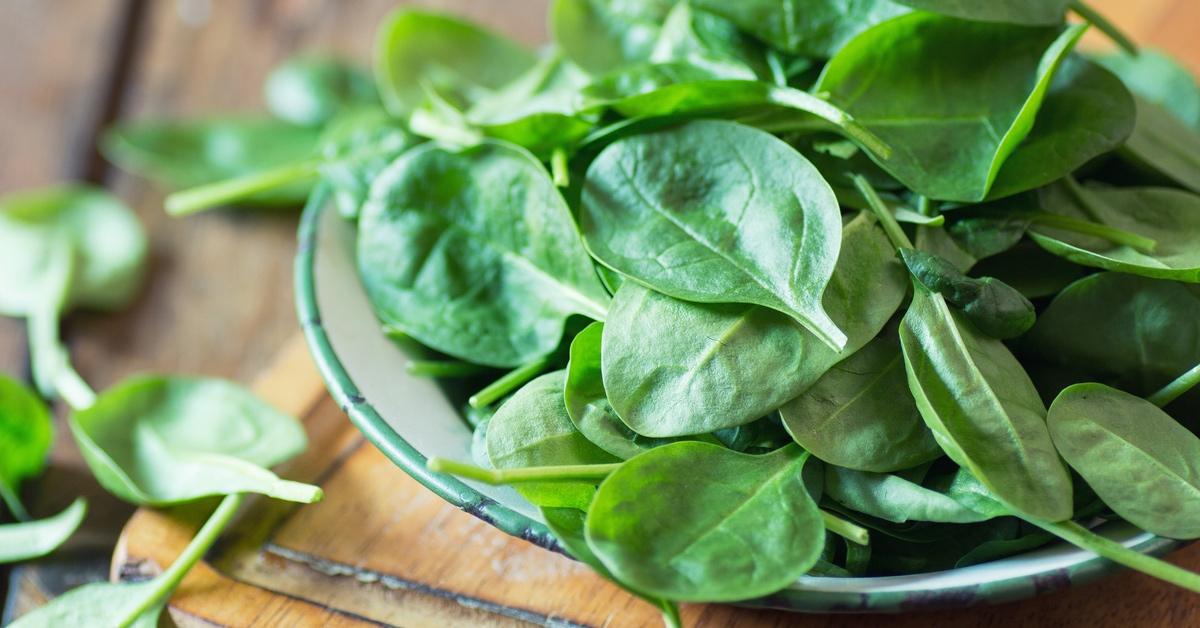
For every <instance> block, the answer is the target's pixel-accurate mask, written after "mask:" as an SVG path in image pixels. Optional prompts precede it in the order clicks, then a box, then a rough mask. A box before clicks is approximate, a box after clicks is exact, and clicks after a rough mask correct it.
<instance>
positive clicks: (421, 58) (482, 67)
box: [375, 9, 536, 118]
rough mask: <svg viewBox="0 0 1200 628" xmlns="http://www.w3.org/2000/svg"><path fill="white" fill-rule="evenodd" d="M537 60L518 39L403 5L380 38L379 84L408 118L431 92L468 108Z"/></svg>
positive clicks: (387, 100)
mask: <svg viewBox="0 0 1200 628" xmlns="http://www.w3.org/2000/svg"><path fill="white" fill-rule="evenodd" d="M535 61H536V59H535V57H534V56H533V54H532V53H530V52H529V51H527V50H525V49H524V48H522V47H521V46H519V45H517V44H516V43H514V42H512V41H509V40H508V39H505V38H504V37H501V36H500V35H497V34H495V33H492V32H490V31H487V30H485V29H483V28H480V27H479V26H476V25H474V24H471V23H468V22H464V21H461V20H458V19H455V18H453V17H449V16H446V15H439V14H437V13H427V12H423V11H416V10H412V9H398V10H396V11H394V12H393V13H392V14H391V15H390V16H388V17H387V18H386V19H385V20H384V23H383V24H382V26H381V27H380V30H379V34H378V36H377V37H376V39H375V82H376V84H377V86H378V88H379V95H380V96H381V97H382V99H383V104H384V105H385V106H386V107H387V109H388V111H390V112H391V113H392V115H394V116H396V117H398V118H407V117H408V116H409V115H410V114H411V113H412V112H413V111H414V110H415V109H416V108H417V107H419V106H420V105H421V104H422V103H424V102H425V100H426V98H427V97H428V96H427V95H428V93H429V92H433V93H435V94H436V95H437V96H438V97H440V98H444V99H447V100H448V102H450V103H451V104H452V105H454V106H456V107H458V108H460V109H466V108H468V107H469V106H470V104H471V103H473V102H475V101H477V100H479V99H480V98H482V97H483V96H485V95H487V94H488V93H490V92H492V91H495V90H497V89H500V88H501V87H503V86H505V85H507V84H508V83H509V82H511V81H513V80H514V79H516V78H517V77H519V76H520V75H521V74H522V73H523V72H525V71H526V70H528V69H529V68H530V67H531V66H532V65H533V64H534V62H535Z"/></svg>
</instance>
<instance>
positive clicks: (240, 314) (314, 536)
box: [0, 0, 1200, 626]
mask: <svg viewBox="0 0 1200 628" xmlns="http://www.w3.org/2000/svg"><path fill="white" fill-rule="evenodd" d="M397 4H405V3H397V2H394V1H392V0H353V1H352V2H345V1H341V2H339V1H338V0H274V1H269V0H149V1H147V0H53V1H47V0H5V1H4V2H0V112H3V113H4V115H2V116H0V193H7V192H11V191H15V190H18V189H22V188H28V187H34V186H39V185H45V184H49V183H54V182H58V181H64V180H86V181H91V182H93V183H98V184H104V185H107V186H108V187H109V188H110V189H111V190H113V191H114V192H115V193H116V194H117V195H119V196H120V197H121V198H122V199H123V200H125V201H126V202H128V203H130V204H131V205H132V206H133V207H134V208H135V209H136V210H137V212H138V215H139V216H140V217H141V219H142V220H143V222H144V223H145V224H146V226H147V228H148V230H149V232H150V234H151V243H152V244H151V246H152V260H153V271H152V273H151V276H150V278H149V281H148V282H147V285H146V287H145V290H144V291H143V293H142V296H141V297H140V298H139V299H138V301H137V302H136V303H135V304H134V305H133V306H132V307H131V308H129V310H128V311H126V312H123V313H120V314H117V315H109V314H106V315H96V314H89V313H80V314H76V315H73V316H71V317H70V319H69V320H68V322H67V325H66V330H65V334H66V337H67V338H68V341H69V343H70V346H71V348H72V352H73V354H74V356H75V358H76V360H77V362H78V365H79V369H80V371H81V372H82V374H83V375H84V377H85V378H86V379H88V381H90V382H91V383H92V384H93V385H94V386H96V387H97V388H103V387H105V386H107V385H109V384H111V383H113V382H114V381H116V380H118V379H120V378H122V377H124V376H126V375H129V374H131V373H134V372H142V371H161V372H178V373H196V374H207V375H217V376H224V377H229V378H232V379H236V380H239V381H243V382H250V381H252V380H253V378H254V376H255V374H257V373H260V372H262V371H263V369H264V368H266V367H267V366H268V365H269V364H271V363H272V358H273V356H276V355H277V354H279V352H280V350H281V349H283V348H285V345H286V343H287V341H288V339H289V338H292V337H293V335H294V334H295V332H296V329H297V327H296V323H295V320H294V313H293V305H292V294H291V260H292V255H293V253H294V232H295V227H296V215H295V213H294V212H290V211H284V212H279V213H276V214H238V213H234V212H221V213H215V214H211V215H203V216H198V217H194V218H189V219H186V220H176V219H169V218H166V217H165V216H164V215H163V213H162V211H161V206H162V195H163V191H162V190H159V189H157V188H155V187H153V186H152V185H149V184H147V183H146V182H145V181H142V180H140V179H137V178H135V177H132V176H128V175H125V174H123V173H120V172H118V171H116V170H114V169H111V168H109V167H106V166H105V164H104V163H103V162H102V161H99V160H98V159H97V158H96V153H95V150H94V140H95V137H96V133H97V131H98V129H99V128H100V127H102V126H103V125H104V124H106V123H107V122H109V121H111V120H113V119H115V118H118V117H120V118H149V117H178V116H188V115H201V114H211V113H219V112H229V111H249V110H259V109H261V108H262V105H261V94H260V90H261V81H262V79H263V77H264V76H265V74H266V72H267V71H268V70H269V69H270V68H271V67H272V65H273V64H275V63H276V62H278V61H279V60H281V59H283V58H284V57H286V56H288V55H290V54H292V53H294V52H297V51H300V50H312V49H319V50H332V51H336V52H340V53H342V54H344V55H346V56H348V57H351V58H356V59H361V60H363V61H364V62H366V61H367V60H368V59H369V51H370V48H371V44H372V39H373V36H374V32H375V29H376V26H377V24H378V22H379V20H380V18H381V16H382V15H384V14H385V13H386V12H387V11H389V10H390V9H392V8H393V7H394V6H396V5H397ZM415 4H422V5H426V6H432V7H435V8H438V9H442V10H446V11H450V12H454V13H458V14H462V15H466V16H469V17H471V18H473V19H477V20H479V21H482V22H484V23H487V24H490V25H492V26H494V27H496V28H498V29H500V30H502V31H504V32H507V33H508V34H510V35H512V36H514V37H515V38H517V39H519V40H522V41H525V42H527V43H537V42H540V41H543V40H544V38H545V27H544V18H543V14H544V9H545V4H546V3H545V2H544V0H474V1H472V0H429V1H426V2H420V3H415ZM1092 4H1094V5H1095V6H1097V7H1098V8H1100V9H1101V10H1102V11H1104V12H1105V13H1106V14H1107V15H1109V16H1110V17H1112V18H1113V19H1114V21H1115V22H1117V23H1118V24H1120V25H1122V26H1123V27H1124V28H1125V29H1126V30H1127V31H1128V32H1130V33H1131V34H1133V35H1134V36H1135V38H1136V39H1138V40H1139V41H1141V42H1144V43H1149V44H1152V45H1156V46H1159V47H1162V48H1165V49H1167V50H1169V51H1170V52H1172V53H1174V54H1175V55H1176V56H1178V57H1180V58H1181V59H1183V60H1184V61H1185V62H1186V63H1188V64H1189V65H1190V67H1192V68H1193V69H1194V70H1198V71H1200V42H1198V41H1197V35H1198V34H1200V2H1197V1H1196V0H1138V1H1136V2H1130V1H1129V0H1093V2H1092ZM1089 43H1092V44H1102V39H1101V38H1099V37H1096V36H1094V34H1093V35H1092V36H1090V37H1089ZM282 355H284V356H285V357H284V358H283V361H282V362H280V363H279V364H284V365H286V366H281V367H278V369H283V370H278V369H276V370H268V371H267V372H268V373H274V374H276V375H275V376H274V377H267V378H266V379H265V380H263V383H262V385H263V386H267V387H268V388H266V389H263V391H264V394H265V395H266V396H268V397H269V398H271V399H273V400H274V401H276V402H277V403H279V404H281V405H284V406H285V407H288V408H296V409H295V412H296V413H297V414H298V415H301V416H305V417H306V420H307V425H308V427H309V429H310V430H312V431H315V433H314V443H317V446H316V447H314V448H313V451H312V452H310V453H309V454H308V456H307V457H306V458H304V459H303V460H302V461H299V462H298V463H297V465H296V466H295V467H294V469H293V470H292V472H293V473H295V474H298V477H312V478H318V477H319V478H320V483H321V484H322V485H323V486H324V487H325V488H326V491H327V495H328V497H327V499H326V501H325V502H323V503H321V504H317V505H314V506H308V507H304V508H300V509H295V510H288V509H285V510H283V511H280V510H278V508H277V507H272V506H271V505H270V504H269V503H261V502H260V503H256V504H255V505H254V506H253V507H252V508H251V509H250V510H249V511H248V512H247V513H246V514H245V515H244V516H243V518H242V521H243V525H242V526H240V527H239V528H238V529H237V531H236V533H235V534H232V535H231V536H230V537H229V539H228V542H227V543H226V544H224V545H222V546H221V548H219V549H218V551H216V552H215V553H214V555H213V556H212V557H211V558H212V559H213V560H212V563H211V565H205V566H204V567H203V568H202V569H200V570H199V571H198V572H197V573H196V574H194V575H193V576H192V577H191V578H189V580H188V583H187V584H186V586H185V588H184V589H183V590H182V591H181V592H180V595H179V596H177V598H176V600H175V602H174V604H173V610H174V611H176V612H177V613H178V618H180V619H181V620H182V621H186V620H187V618H188V617H189V616H191V617H204V618H205V620H206V621H211V622H215V623H218V624H223V625H263V626H291V625H318V624H320V625H372V624H375V623H390V624H396V625H405V626H418V625H462V624H472V625H489V626H490V625H497V626H500V625H514V624H520V623H528V622H533V623H546V622H548V621H550V620H552V619H557V618H565V619H567V620H569V621H573V622H578V623H584V624H588V625H614V626H625V625H630V626H632V625H642V624H643V623H644V622H649V621H652V620H654V617H653V613H650V612H649V611H648V610H647V609H646V608H644V607H643V606H642V605H640V604H639V603H637V602H636V601H633V600H631V599H630V598H628V596H624V595H623V594H621V593H620V592H619V591H616V590H615V589H613V588H612V587H611V586H609V585H607V584H605V583H604V582H603V581H601V580H599V579H597V578H595V577H594V576H592V575H590V574H588V573H587V572H586V571H583V570H582V569H581V568H580V567H579V566H578V565H575V564H574V563H572V562H571V561H569V560H568V559H566V558H563V557H561V556H557V555H553V554H550V553H548V552H545V551H543V550H540V549H537V548H534V547H532V546H530V545H528V544H525V543H523V542H521V541H517V540H514V539H511V538H509V537H506V536H505V535H503V534H502V533H500V532H498V531H496V530H494V529H491V528H489V527H487V526H486V525H484V524H483V523H482V522H479V521H477V520H475V519H473V518H472V517H470V516H469V515H467V514H464V513H461V512H458V511H457V510H455V509H453V508H451V507H449V506H448V505H446V504H444V503H442V502H441V501H440V500H438V498H436V497H435V496H433V495H432V494H431V493H429V492H428V491H425V490H424V489H422V488H421V487H419V486H418V485H416V484H415V483H414V482H413V481H412V480H410V479H408V478H407V476H404V475H403V474H402V473H401V472H400V471H399V470H398V469H396V468H395V467H394V466H393V465H391V463H389V462H387V461H386V460H384V459H383V457H382V456H381V455H379V454H378V453H377V452H376V451H375V450H374V449H373V448H371V447H370V446H364V445H363V444H362V443H361V440H360V439H359V438H358V437H357V436H356V434H355V432H354V431H353V430H352V428H350V427H349V426H348V423H346V422H345V420H344V418H343V417H341V415H340V412H339V411H338V410H337V408H336V407H333V406H332V404H331V403H330V402H328V401H327V400H324V398H322V397H321V396H320V394H319V388H315V387H314V386H312V383H313V380H312V371H311V367H309V366H307V363H306V362H304V361H303V359H302V356H300V354H298V353H297V352H296V345H292V346H291V349H290V353H289V352H288V351H287V350H285V351H284V353H283V354H282ZM298 356H299V357H298ZM25 362H26V350H25V342H24V328H23V325H22V324H21V323H19V322H16V321H9V320H4V319H0V368H3V369H4V372H6V373H9V374H16V375H18V376H21V375H24V374H25V373H26V366H25ZM278 373H285V374H286V375H285V376H279V375H278ZM314 391H315V392H314ZM312 395H317V397H316V398H315V400H314V398H313V397H312ZM305 404H308V405H305ZM38 488H39V489H40V490H39V491H38V495H37V496H36V499H34V502H35V508H36V509H38V510H40V511H41V512H47V511H49V510H52V509H53V508H54V507H56V506H57V505H59V504H62V503H64V502H65V501H68V500H69V499H70V498H72V497H73V496H74V495H75V494H76V492H77V491H79V492H83V493H85V494H88V495H91V496H92V497H93V509H92V515H91V516H90V517H89V520H88V524H87V528H86V532H85V534H83V535H82V536H81V539H76V540H74V541H73V542H72V547H71V548H70V549H69V550H68V551H67V552H66V553H65V554H64V555H60V556H59V557H56V558H54V559H52V560H51V561H48V563H44V564H48V565H50V566H54V567H55V569H39V568H38V567H39V566H38V565H34V567H33V568H23V569H22V570H21V571H20V572H19V573H18V574H16V575H15V577H14V578H13V582H14V583H15V588H16V589H18V590H19V591H20V592H22V595H14V596H12V597H13V598H14V599H16V601H17V602H18V605H19V606H20V607H21V608H27V607H28V606H29V605H31V604H36V603H37V602H38V601H40V596H44V595H46V594H53V593H54V592H56V591H58V590H61V589H62V588H65V587H68V586H74V585H76V584H78V583H79V581H80V580H81V579H87V578H89V577H92V576H91V575H89V573H90V572H88V570H87V569H86V565H87V564H95V563H96V552H97V551H101V550H99V549H98V548H107V547H111V546H112V543H113V542H114V541H115V530H116V527H115V526H114V525H113V523H114V522H116V521H120V520H122V519H123V518H124V516H125V513H127V512H128V511H127V510H126V509H125V508H124V507H123V506H121V505H118V504H117V503H116V502H115V501H114V500H107V501H106V500H104V499H103V497H102V496H101V495H100V494H99V491H98V490H97V489H96V488H95V486H94V482H91V481H90V478H89V475H88V474H87V471H86V469H84V468H83V467H82V466H81V464H80V462H79V460H78V455H77V453H76V452H75V451H74V447H73V444H72V443H70V439H69V438H60V439H59V447H58V448H57V449H56V452H55V455H54V459H53V464H52V470H51V473H50V474H49V475H48V477H47V478H46V480H44V481H43V482H42V483H41V485H40V487H38ZM273 508H274V509H273ZM189 514H191V515H192V517H191V518H189V516H188V515H189ZM199 514H200V513H198V512H194V511H193V512H191V513H188V512H181V513H175V512H173V513H160V512H153V511H140V512H138V513H137V514H136V515H135V517H134V519H133V520H132V521H131V522H130V524H129V526H128V527H127V528H126V535H125V537H124V542H123V547H122V551H121V552H119V554H120V555H121V556H123V557H127V559H123V561H122V562H120V563H119V565H120V566H121V567H123V569H124V572H122V573H123V575H125V576H126V577H136V576H137V575H138V574H139V573H142V572H143V571H146V572H149V571H153V570H154V569H156V568H157V567H158V566H161V565H164V564H167V563H169V562H170V559H171V558H172V556H173V555H174V552H177V551H178V549H179V548H180V547H182V544H183V543H185V542H186V539H187V538H188V536H189V535H190V530H189V527H188V526H189V525H190V524H189V522H194V521H196V519H197V516H198V515H199ZM246 522H249V523H246ZM255 522H258V523H257V524H256V523H255ZM264 535H265V536H264ZM314 557H316V558H320V559H321V560H323V561H327V562H320V561H315V562H314V561H313V560H312V558H314ZM1173 560H1176V561H1178V562H1179V563H1180V564H1183V565H1185V566H1187V567H1189V568H1191V569H1200V547H1195V546H1194V547H1192V548H1190V549H1188V550H1185V551H1183V552H1180V553H1179V554H1177V555H1176V556H1175V557H1174V558H1173ZM89 561H91V562H90V563H89ZM231 574H232V577H231ZM198 578H199V579H198ZM256 585H257V586H256ZM271 591H279V593H271ZM21 608H18V609H16V612H20V610H21ZM1198 611H1200V601H1198V598H1196V597H1195V596H1190V595H1187V594H1184V593H1183V592H1181V591H1179V590H1176V589H1173V588H1172V587H1169V586H1167V585H1163V584H1159V583H1157V582H1155V581H1153V580H1150V579H1148V578H1145V577H1142V576H1139V575H1135V574H1123V575H1120V576H1116V577H1113V578H1109V579H1106V580H1105V581H1103V582H1101V583H1097V584H1094V585H1091V586H1086V587H1080V588H1078V589H1075V590H1072V591H1069V592H1064V593H1060V594H1056V595H1054V596H1050V597H1043V598H1040V599H1037V600H1033V601H1028V602H1019V603H1014V604H1007V605H1003V606H998V607H988V608H981V609H972V610H968V611H960V612H948V613H936V614H929V615H908V616H896V617H868V618H855V617H844V616H795V615H786V614H779V613H762V612H748V611H741V610H734V609H731V608H730V607H724V606H689V607H687V608H686V609H685V617H686V618H687V619H688V621H689V623H692V622H695V623H698V624H699V625H712V626H717V625H734V624H737V625H755V626H758V625H798V626H876V625H882V626H926V625H962V626H997V625H1016V626H1024V625H1030V626H1040V625H1047V626H1051V625H1068V626H1084V625H1088V626H1096V625H1103V626H1182V625H1192V624H1200V614H1197V613H1198ZM523 613H524V614H523Z"/></svg>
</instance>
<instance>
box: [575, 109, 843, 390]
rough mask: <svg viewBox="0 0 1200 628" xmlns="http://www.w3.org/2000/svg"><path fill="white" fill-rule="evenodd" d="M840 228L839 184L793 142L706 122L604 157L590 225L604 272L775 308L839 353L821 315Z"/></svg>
mask: <svg viewBox="0 0 1200 628" xmlns="http://www.w3.org/2000/svg"><path fill="white" fill-rule="evenodd" d="M840 217H841V213H840V210H839V208H838V204H837V199H836V198H835V197H834V195H833V191H832V190H831V189H830V188H829V184H828V183H826V182H825V180H824V179H823V178H821V175H820V173H818V172H817V170H816V168H814V167H813V166H812V164H811V163H809V162H808V160H806V159H805V158H804V157H803V156H801V155H800V153H798V152H796V151H795V150H794V149H793V148H791V147H790V146H788V145H787V144H786V143H784V142H782V141H780V140H778V139H776V138H775V137H773V136H771V135H770V134H767V133H764V132H762V131H758V130H755V129H751V128H750V127H745V126H742V125H739V124H736V123H732V122H725V121H715V120H702V121H695V122H690V123H688V124H685V125H682V126H679V127H675V128H673V129H670V130H666V131H660V132H657V133H650V134H646V135H639V136H635V137H632V138H627V139H624V140H621V141H618V142H617V143H615V144H613V145H611V146H609V147H608V148H606V149H604V151H602V152H601V153H600V155H599V156H598V157H597V158H596V160H595V161H594V162H593V163H592V165H591V167H590V168H589V169H588V174H587V180H586V181H585V182H584V188H583V199H582V206H581V215H580V222H581V227H582V230H583V233H584V236H585V238H586V242H587V245H588V248H589V250H590V251H591V252H592V254H593V255H594V256H595V257H596V258H597V259H599V260H600V261H601V262H602V263H604V264H605V265H606V266H609V267H611V268H613V269H615V270H617V271H620V272H622V273H624V274H626V275H629V276H630V277H632V278H633V279H635V280H637V281H640V282H642V283H644V284H645V285H647V286H649V287H651V288H654V289H656V290H659V291H661V292H664V293H666V294H669V295H671V296H674V297H676V298H682V299H688V300H693V301H701V302H730V301H732V302H741V303H754V304H758V305H763V306H766V307H770V308H772V309H776V310H778V311H781V312H784V313H785V314H788V315H790V316H792V317H793V318H795V319H796V320H797V321H798V322H799V323H800V324H801V325H803V326H804V327H805V328H806V329H808V330H809V331H811V332H812V333H813V334H814V335H816V336H817V337H818V338H819V339H821V340H822V341H823V342H825V343H826V344H828V345H829V346H830V347H833V348H835V349H838V350H840V349H841V348H843V347H844V346H845V345H846V335H845V333H844V332H842V330H840V329H839V328H838V326H837V324H836V323H834V322H833V321H832V320H831V319H830V318H829V315H828V314H827V313H826V312H825V311H824V309H823V307H822V305H821V295H822V294H823V292H824V291H825V286H826V285H827V283H828V281H829V277H830V275H831V274H832V273H833V268H834V263H835V261H836V259H837V252H838V250H839V248H840V243H841V239H840V237H839V234H838V229H839V227H840V223H841V218H840ZM619 412H620V411H619V410H618V413H619Z"/></svg>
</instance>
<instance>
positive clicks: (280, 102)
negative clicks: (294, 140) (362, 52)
mask: <svg viewBox="0 0 1200 628" xmlns="http://www.w3.org/2000/svg"><path fill="white" fill-rule="evenodd" d="M263 95H264V96H265V99H266V101H267V109H268V110H270V112H271V114H272V115H274V116H275V117H276V118H279V119H280V120H285V121H287V122H291V123H292V124H299V125H302V126H320V125H322V124H325V123H326V122H329V121H330V120H332V119H333V117H334V116H336V115H337V114H338V112H340V111H341V110H343V109H345V108H347V107H354V106H358V105H370V104H373V103H375V102H376V101H377V98H378V97H377V95H376V94H375V83H374V82H373V81H372V80H371V73H370V72H368V71H367V70H365V69H363V68H359V67H357V66H354V65H352V64H350V63H346V62H345V61H342V60H340V59H337V58H335V57H330V56H326V55H300V56H296V57H292V58H291V59H288V60H286V61H284V62H283V63H282V64H280V65H279V66H278V67H276V68H275V69H274V70H271V74H270V75H268V76H267V81H266V83H265V84H264V85H263Z"/></svg>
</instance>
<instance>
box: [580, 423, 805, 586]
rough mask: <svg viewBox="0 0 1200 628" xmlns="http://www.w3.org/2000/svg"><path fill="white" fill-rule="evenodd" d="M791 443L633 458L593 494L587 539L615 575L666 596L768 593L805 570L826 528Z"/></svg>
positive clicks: (697, 448)
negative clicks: (753, 451)
mask: <svg viewBox="0 0 1200 628" xmlns="http://www.w3.org/2000/svg"><path fill="white" fill-rule="evenodd" d="M808 459H809V455H808V454H807V453H806V452H804V451H803V450H802V449H800V448H799V447H797V446H795V445H790V446H788V447H785V448H783V449H780V450H778V451H776V452H774V453H770V454H766V455H763V456H751V455H747V454H740V453H737V452H733V451H730V450H728V449H725V448H723V447H719V446H716V445H709V444H706V443H697V442H682V443H673V444H670V445H666V446H663V447H659V448H657V449H652V450H650V451H648V452H646V453H644V454H641V455H639V456H637V457H635V458H632V459H630V460H629V461H627V462H625V464H623V465H621V467H620V468H618V469H617V470H616V471H615V472H613V473H612V474H611V475H610V476H609V477H608V478H607V479H606V480H604V482H603V483H601V484H600V488H599V490H597V491H596V498H595V500H594V501H593V502H592V505H591V508H590V509H589V510H588V516H587V528H586V537H587V544H588V546H589V547H591V549H592V551H593V552H594V553H595V555H596V556H597V557H598V558H599V559H600V560H601V561H602V562H603V563H604V565H605V566H606V567H608V569H609V571H611V572H612V573H613V574H614V575H616V576H617V578H618V579H619V580H620V581H622V582H624V583H627V584H628V585H629V586H632V587H633V588H635V589H637V590H640V591H645V592H647V593H648V594H651V595H655V596H660V597H664V598H668V599H673V600H680V601H690V600H709V601H736V600H745V599H750V598H754V597H759V596H762V595H767V594H770V593H773V592H775V591H778V590H779V589H781V588H783V587H785V586H787V585H788V584H791V583H792V582H793V581H795V580H796V579H797V578H799V577H800V576H801V575H803V574H804V573H806V572H807V571H808V570H809V569H810V568H812V566H813V565H814V564H815V563H816V561H817V559H818V558H819V557H820V555H821V548H822V547H823V546H824V542H825V529H824V525H823V524H822V522H821V513H820V510H818V509H817V505H816V503H815V502H813V500H812V497H810V496H809V494H808V491H807V490H806V489H805V486H804V481H803V479H802V470H803V468H804V465H805V463H806V462H807V461H808Z"/></svg>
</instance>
